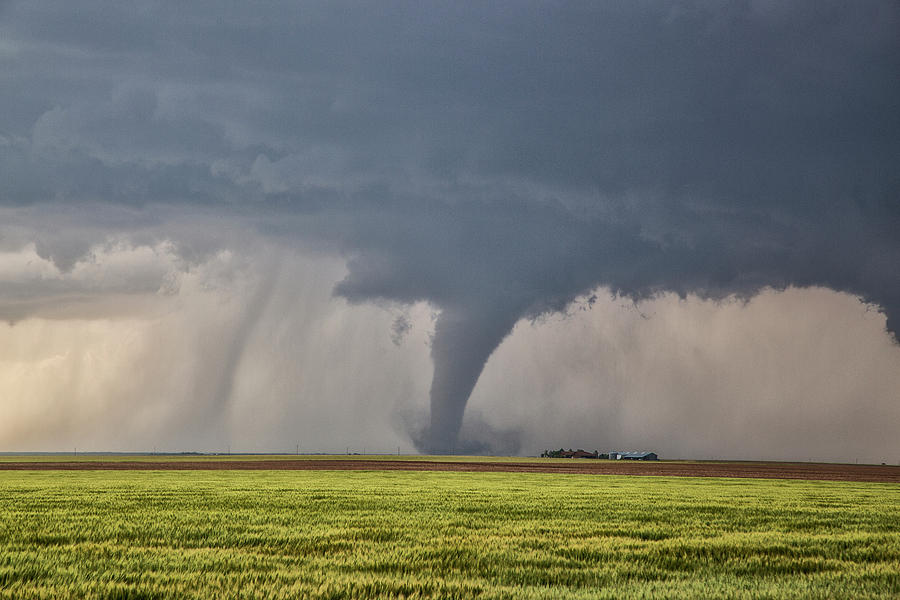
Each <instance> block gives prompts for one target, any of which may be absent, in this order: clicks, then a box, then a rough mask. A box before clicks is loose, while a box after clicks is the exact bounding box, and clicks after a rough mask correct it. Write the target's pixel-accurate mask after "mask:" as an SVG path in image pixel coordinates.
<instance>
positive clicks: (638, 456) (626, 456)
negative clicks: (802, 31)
mask: <svg viewBox="0 0 900 600" xmlns="http://www.w3.org/2000/svg"><path fill="white" fill-rule="evenodd" d="M609 458H610V459H611V460H659V457H658V456H657V455H656V452H618V451H615V450H614V451H612V452H610V453H609Z"/></svg>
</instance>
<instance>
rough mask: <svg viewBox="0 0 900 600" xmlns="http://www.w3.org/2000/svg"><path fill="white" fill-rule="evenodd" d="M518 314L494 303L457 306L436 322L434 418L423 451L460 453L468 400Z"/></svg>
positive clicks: (430, 452)
mask: <svg viewBox="0 0 900 600" xmlns="http://www.w3.org/2000/svg"><path fill="white" fill-rule="evenodd" d="M517 320H518V317H517V313H514V312H513V313H510V312H506V311H502V310H499V309H493V310H492V309H491V308H490V307H472V306H468V307H464V306H451V307H448V308H445V309H444V310H443V311H442V312H441V314H440V316H439V317H438V319H437V322H436V323H435V329H434V339H433V341H432V345H431V359H432V362H433V363H434V375H433V378H432V381H431V392H430V400H431V419H430V426H429V429H428V431H427V434H426V438H425V440H424V443H423V444H422V448H420V449H421V450H423V451H425V452H428V453H429V454H452V453H453V452H454V451H459V450H460V448H459V445H458V438H459V430H460V428H461V427H462V420H463V414H464V413H465V410H466V404H467V403H468V401H469V396H470V395H471V394H472V390H473V389H475V384H476V383H478V378H479V377H480V376H481V372H482V371H483V370H484V365H485V363H487V360H488V358H490V356H491V354H492V353H493V352H494V350H495V349H496V348H497V346H499V345H500V342H502V341H503V339H504V338H505V337H506V336H507V335H508V334H509V332H510V331H512V328H513V326H514V325H515V323H516V321H517Z"/></svg>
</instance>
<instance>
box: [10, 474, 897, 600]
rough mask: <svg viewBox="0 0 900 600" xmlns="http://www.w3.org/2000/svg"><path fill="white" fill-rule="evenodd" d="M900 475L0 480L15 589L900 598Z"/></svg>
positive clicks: (102, 594)
mask: <svg viewBox="0 0 900 600" xmlns="http://www.w3.org/2000/svg"><path fill="white" fill-rule="evenodd" d="M898 527H900V486H897V485H892V484H872V483H846V482H810V481H777V480H741V479H711V478H697V479H692V478H665V477H616V476H585V475H555V474H520V473H436V472H368V471H143V472H139V471H76V472H62V471H14V472H9V471H7V472H0V598H16V599H19V598H25V599H27V598H109V599H115V598H122V599H125V598H330V599H337V598H548V599H549V598H562V597H566V598H629V597H631V598H679V597H681V598H696V597H733V598H740V597H745V598H891V597H898V596H900V532H898Z"/></svg>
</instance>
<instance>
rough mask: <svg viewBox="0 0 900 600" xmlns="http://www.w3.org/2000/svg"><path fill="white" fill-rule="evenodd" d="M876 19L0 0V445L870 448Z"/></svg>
mask: <svg viewBox="0 0 900 600" xmlns="http://www.w3.org/2000/svg"><path fill="white" fill-rule="evenodd" d="M897 31H900V5H898V4H897V3H896V2H894V1H890V0H888V1H867V0H861V1H858V2H828V1H825V0H816V1H814V2H813V1H810V2H781V1H750V0H748V1H743V2H666V3H662V2H633V1H628V2H624V1H623V2H597V3H589V2H571V3H569V2H525V1H516V2H491V3H480V4H479V3H458V2H445V3H436V2H423V1H421V0H419V1H415V2H388V1H384V2H373V3H358V2H335V1H328V2H301V3H297V2H284V3H280V2H265V3H246V2H235V3H227V2H210V3H205V2H191V3H155V2H150V1H143V2H139V3H128V2H116V3H108V2H90V1H84V2H76V3H73V2H15V1H7V2H3V1H2V0H0V89H2V90H3V92H2V93H0V318H2V319H3V320H4V321H5V324H4V325H0V450H40V449H46V450H59V449H67V448H70V447H73V446H78V447H81V448H84V449H96V450H115V449H123V450H124V449H127V450H139V449H152V447H158V448H162V449H169V450H181V449H189V450H221V449H223V448H227V447H229V446H230V447H232V449H245V450H254V451H259V450H292V449H295V448H296V445H297V444H300V445H301V449H304V450H307V451H334V450H341V451H343V450H345V449H346V448H347V447H350V448H351V449H353V450H356V451H363V450H368V451H376V450H377V451H396V449H397V448H398V447H399V448H400V449H401V450H403V451H414V450H419V451H435V452H448V451H454V452H500V453H524V454H535V453H538V452H540V451H541V450H542V449H544V448H549V447H557V448H558V447H560V446H565V447H570V446H571V447H577V446H581V447H585V448H589V449H595V448H599V449H601V450H608V449H614V448H618V449H623V450H627V449H646V450H656V451H658V452H659V453H660V454H661V455H662V456H663V457H666V456H670V457H672V456H684V457H691V456H693V457H712V456H721V457H731V458H791V459H810V458H813V459H831V460H856V459H859V460H869V461H877V462H881V461H887V462H897V461H898V460H900V442H898V441H897V440H898V438H900V435H897V432H898V431H900V375H898V374H900V346H898V345H897V341H896V335H895V334H896V332H897V330H898V329H900V325H898V323H900V267H898V265H900V75H898V74H900V38H898V36H897Z"/></svg>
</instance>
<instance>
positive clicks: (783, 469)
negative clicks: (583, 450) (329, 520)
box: [0, 459, 900, 483]
mask: <svg viewBox="0 0 900 600" xmlns="http://www.w3.org/2000/svg"><path fill="white" fill-rule="evenodd" d="M0 470H4V471H7V470H17V471H46V470H65V471H78V470H139V471H147V470H298V471H322V470H346V471H465V472H502V473H559V474H566V473H578V474H588V475H652V476H668V477H744V478H765V479H810V480H826V481H870V482H882V483H900V467H898V466H892V465H889V466H885V465H881V466H879V465H846V464H830V463H781V462H632V461H627V462H626V461H606V460H598V461H596V462H590V461H573V462H571V463H567V462H563V461H549V460H548V461H546V462H543V461H535V462H457V461H452V460H447V461H440V460H438V461H435V460H428V461H425V460H403V461H393V460H366V459H355V460H342V459H322V460H318V459H312V460H267V459H260V460H242V461H229V460H222V461H203V460H197V461H171V462H167V461H157V462H150V461H146V462H145V461H130V462H129V461H123V462H105V461H102V460H98V461H82V462H63V461H60V462H0Z"/></svg>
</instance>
